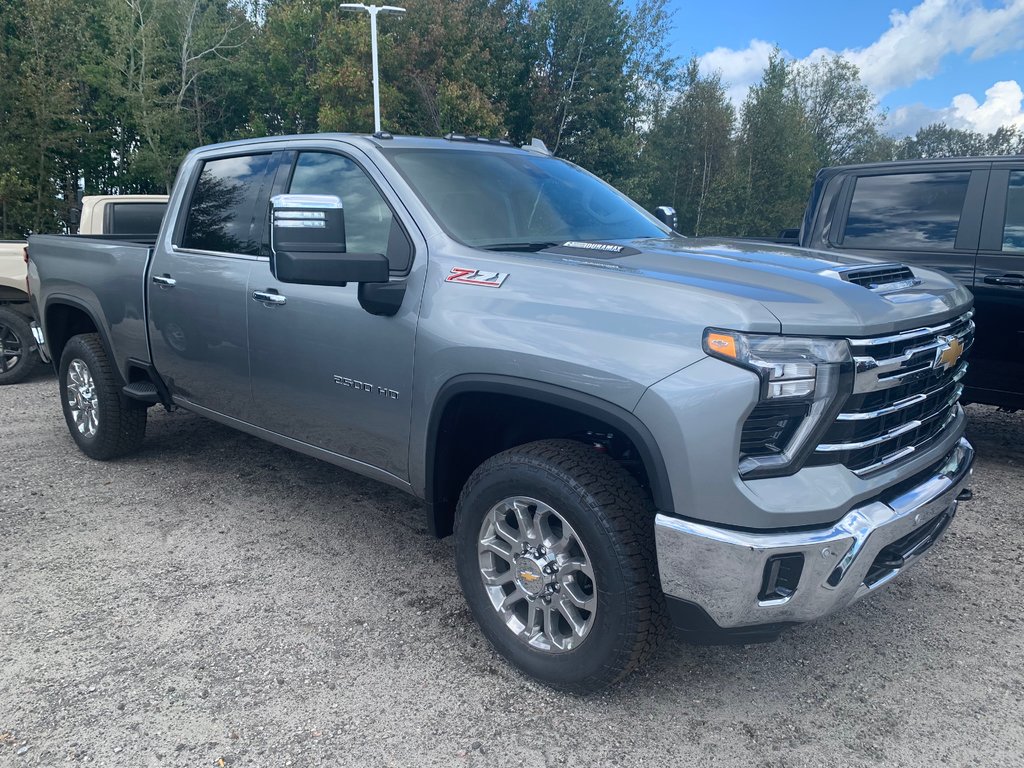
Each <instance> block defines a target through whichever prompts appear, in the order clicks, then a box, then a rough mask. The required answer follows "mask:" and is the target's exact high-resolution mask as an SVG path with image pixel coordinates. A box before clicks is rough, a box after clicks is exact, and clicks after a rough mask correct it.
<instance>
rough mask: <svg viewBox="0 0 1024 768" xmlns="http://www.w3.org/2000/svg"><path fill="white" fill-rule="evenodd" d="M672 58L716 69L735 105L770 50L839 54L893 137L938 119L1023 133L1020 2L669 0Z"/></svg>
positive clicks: (802, 55) (1023, 3)
mask: <svg viewBox="0 0 1024 768" xmlns="http://www.w3.org/2000/svg"><path fill="white" fill-rule="evenodd" d="M668 8H669V10H670V12H671V14H672V22H673V30H672V32H671V35H670V40H671V44H672V52H673V53H674V54H675V55H677V56H679V57H680V58H682V59H687V58H689V57H690V56H692V55H696V56H698V57H700V59H701V65H702V68H703V69H705V71H710V70H718V71H720V72H721V73H722V77H723V79H724V80H725V81H726V82H727V83H729V84H730V85H731V86H732V88H731V90H730V96H731V97H732V98H733V100H734V101H736V102H737V103H738V102H740V101H742V98H743V94H744V93H745V91H746V88H747V87H748V86H749V85H750V84H751V83H753V82H755V81H756V80H757V79H758V78H759V76H760V72H761V70H762V69H763V68H764V64H765V62H766V61H767V58H768V54H769V53H770V52H771V50H772V47H773V46H775V45H777V46H778V47H779V48H780V49H782V51H784V52H785V54H786V55H787V56H788V57H790V58H791V59H794V60H805V59H811V60H813V59H814V58H816V57H820V56H822V55H827V54H829V53H842V54H843V55H844V56H846V57H848V58H849V59H851V60H852V61H854V63H856V64H857V65H858V66H859V67H860V68H861V73H862V76H863V79H864V81H865V83H866V84H867V85H868V86H869V87H870V88H871V89H872V91H874V93H875V94H876V96H877V97H878V99H879V102H880V104H881V106H882V107H883V108H885V109H887V111H888V121H887V127H888V130H889V132H891V133H894V134H897V135H905V134H907V133H912V132H913V131H915V130H916V129H917V128H919V127H920V126H921V125H924V124H927V123H930V122H936V121H940V120H941V121H944V122H946V123H948V124H950V125H955V126H956V127H959V128H969V129H972V130H979V131H982V132H985V133H989V132H991V131H993V130H995V129H996V128H997V127H999V126H1000V125H1005V124H1010V125H1016V126H1018V127H1020V128H1021V129H1022V130H1024V92H1022V88H1024V0H916V1H913V0H912V1H910V2H898V1H897V0H846V1H844V2H836V1H835V0H817V1H816V2H809V1H807V0H775V2H772V1H771V0H761V2H755V1H754V0H719V1H718V2H707V1H706V0H705V1H704V2H693V0H669V1H668Z"/></svg>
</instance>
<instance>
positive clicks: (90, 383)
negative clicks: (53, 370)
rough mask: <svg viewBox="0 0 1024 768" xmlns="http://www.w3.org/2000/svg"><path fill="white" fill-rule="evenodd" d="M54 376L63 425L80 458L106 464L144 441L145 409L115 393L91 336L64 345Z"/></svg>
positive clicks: (113, 378) (116, 385) (116, 383)
mask: <svg viewBox="0 0 1024 768" xmlns="http://www.w3.org/2000/svg"><path fill="white" fill-rule="evenodd" d="M58 377H59V381H60V401H61V407H62V408H63V410H64V420H65V421H66V422H67V424H68V430H69V431H70V432H71V437H72V439H74V441H75V443H77V444H78V447H79V448H80V449H81V451H82V453H84V454H85V455H86V456H89V457H90V458H93V459H98V460H100V461H107V460H108V459H116V458H117V457H119V456H124V455H125V454H128V453H132V452H133V451H135V450H137V449H138V447H139V446H140V445H141V444H142V441H143V438H145V436H146V406H145V405H144V404H142V403H139V402H136V401H134V400H131V399H129V398H127V397H125V396H124V395H123V394H122V393H121V384H120V380H119V378H118V376H117V375H116V373H115V372H114V367H113V365H111V363H110V359H109V358H108V357H107V353H106V350H104V348H103V344H102V343H101V342H100V337H99V336H98V335H97V334H95V333H84V334H81V335H79V336H73V337H72V338H71V340H70V341H68V343H67V345H66V346H65V347H64V352H63V354H61V357H60V367H59V369H58Z"/></svg>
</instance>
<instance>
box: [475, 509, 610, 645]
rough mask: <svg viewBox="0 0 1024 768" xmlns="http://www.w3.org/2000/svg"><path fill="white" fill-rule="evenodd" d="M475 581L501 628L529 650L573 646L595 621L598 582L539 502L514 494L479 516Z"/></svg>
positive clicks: (574, 540) (572, 539)
mask: <svg viewBox="0 0 1024 768" xmlns="http://www.w3.org/2000/svg"><path fill="white" fill-rule="evenodd" d="M477 552H478V555H479V565H480V578H481V579H483V582H484V589H485V590H486V591H487V596H488V598H490V601H491V605H492V607H493V608H494V610H495V611H497V613H498V615H499V616H500V617H501V619H502V621H504V623H505V626H506V627H508V628H509V631H511V632H512V633H513V634H515V635H517V636H518V637H519V638H520V639H521V640H523V641H525V642H526V643H528V644H529V645H530V646H531V647H533V648H536V649H538V650H541V651H547V652H549V653H562V652H565V651H571V650H572V649H573V648H576V647H577V646H579V644H580V643H581V642H583V640H584V639H586V637H587V634H588V633H589V632H590V630H591V629H592V628H593V626H594V617H595V616H596V615H597V583H596V582H595V580H594V569H593V567H592V565H591V561H590V557H589V556H588V555H587V550H586V549H585V548H584V547H583V542H582V541H580V538H579V535H578V534H577V533H576V531H574V530H573V528H572V526H571V525H569V523H568V521H567V520H565V518H563V517H561V516H560V515H559V514H558V513H557V512H556V511H555V510H554V509H552V508H551V507H549V506H548V505H547V504H545V503H544V502H542V501H537V500H536V499H531V498H528V497H526V496H513V497H510V498H507V499H503V500H502V501H500V502H498V503H497V504H495V505H494V506H493V507H492V508H491V510H490V511H489V512H488V513H487V514H486V515H485V516H484V521H483V524H482V525H481V526H480V535H479V538H478V540H477Z"/></svg>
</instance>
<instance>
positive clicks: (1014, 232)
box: [1003, 171, 1024, 252]
mask: <svg viewBox="0 0 1024 768" xmlns="http://www.w3.org/2000/svg"><path fill="white" fill-rule="evenodd" d="M1003 250H1004V251H1021V252H1024V171H1011V172H1010V188H1009V189H1008V190H1006V223H1005V224H1004V225H1003Z"/></svg>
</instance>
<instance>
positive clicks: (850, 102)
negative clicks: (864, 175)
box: [793, 56, 885, 166]
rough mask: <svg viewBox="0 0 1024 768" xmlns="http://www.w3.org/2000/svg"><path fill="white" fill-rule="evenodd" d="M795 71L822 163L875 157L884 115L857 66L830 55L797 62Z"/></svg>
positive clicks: (829, 163) (819, 159) (795, 82)
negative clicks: (802, 62)
mask: <svg viewBox="0 0 1024 768" xmlns="http://www.w3.org/2000/svg"><path fill="white" fill-rule="evenodd" d="M793 75H794V77H793V84H794V86H795V88H796V92H797V95H798V97H799V99H800V101H801V102H802V104H803V109H804V113H805V115H806V118H807V126H808V129H809V130H810V132H811V136H812V137H813V142H814V151H815V155H816V156H817V160H818V164H819V165H822V166H826V165H841V164H844V163H855V162H861V161H863V160H867V159H872V157H871V155H872V153H873V152H876V151H877V149H878V147H877V141H878V137H879V135H880V133H881V129H882V126H883V124H884V121H885V118H884V115H882V114H881V113H880V112H879V111H878V102H877V100H876V99H875V96H874V94H872V93H871V91H870V89H869V88H868V87H867V86H866V85H864V83H863V82H861V79H860V72H859V70H858V69H857V67H856V65H854V64H852V63H851V62H849V61H847V60H846V59H844V58H843V57H842V56H831V57H828V58H824V59H819V60H818V61H815V62H813V63H810V64H798V65H797V66H796V67H795V68H794V70H793Z"/></svg>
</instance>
